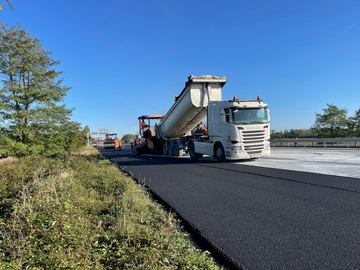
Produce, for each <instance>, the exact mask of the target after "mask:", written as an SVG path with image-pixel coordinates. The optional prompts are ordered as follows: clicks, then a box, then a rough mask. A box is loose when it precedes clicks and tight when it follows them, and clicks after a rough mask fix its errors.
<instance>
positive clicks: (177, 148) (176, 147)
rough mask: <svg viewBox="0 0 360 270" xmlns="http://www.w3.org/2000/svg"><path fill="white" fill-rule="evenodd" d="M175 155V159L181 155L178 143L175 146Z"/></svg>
mask: <svg viewBox="0 0 360 270" xmlns="http://www.w3.org/2000/svg"><path fill="white" fill-rule="evenodd" d="M173 154H174V156H175V157H178V156H179V155H180V150H179V145H178V144H177V143H174V144H173Z"/></svg>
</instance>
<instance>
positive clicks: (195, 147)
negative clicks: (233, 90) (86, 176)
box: [138, 75, 270, 161]
mask: <svg viewBox="0 0 360 270" xmlns="http://www.w3.org/2000/svg"><path fill="white" fill-rule="evenodd" d="M226 82H227V79H226V77H225V76H221V77H218V76H213V75H202V76H193V75H191V76H189V77H188V81H187V82H186V83H185V88H184V89H183V90H182V91H181V93H180V94H179V96H176V97H175V98H174V100H175V102H174V104H173V105H172V107H171V108H170V110H169V111H168V112H167V113H166V114H165V115H164V116H163V117H162V118H161V120H160V122H159V123H158V124H156V125H155V128H154V135H153V136H151V137H149V138H147V139H145V141H148V142H147V143H145V147H144V149H145V150H144V149H142V148H139V149H138V151H139V152H146V150H147V145H150V144H151V145H154V149H153V152H157V153H161V154H163V155H165V156H180V155H183V154H189V155H190V157H191V159H194V160H195V159H199V158H202V157H203V156H204V155H207V156H211V157H213V158H215V159H216V160H217V161H225V160H226V159H228V160H240V159H256V158H260V157H262V156H267V155H270V143H269V139H270V113H269V109H268V105H267V104H266V103H264V102H263V101H262V100H261V98H260V97H257V98H256V99H253V100H251V99H243V98H242V99H238V98H236V97H235V96H234V97H233V99H231V100H222V88H223V86H224V85H225V84H226Z"/></svg>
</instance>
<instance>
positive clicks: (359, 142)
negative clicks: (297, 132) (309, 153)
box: [270, 138, 360, 147]
mask: <svg viewBox="0 0 360 270" xmlns="http://www.w3.org/2000/svg"><path fill="white" fill-rule="evenodd" d="M270 144H271V146H303V147H306V146H323V147H327V146H333V147H334V146H341V147H358V146H360V138H291V139H290V138H289V139H286V138H285V139H272V140H270Z"/></svg>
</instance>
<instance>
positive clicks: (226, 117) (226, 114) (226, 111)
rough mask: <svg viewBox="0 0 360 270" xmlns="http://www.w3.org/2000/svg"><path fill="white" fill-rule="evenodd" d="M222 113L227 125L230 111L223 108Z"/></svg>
mask: <svg viewBox="0 0 360 270" xmlns="http://www.w3.org/2000/svg"><path fill="white" fill-rule="evenodd" d="M224 112H225V122H226V123H229V122H230V110H229V108H225V109H224Z"/></svg>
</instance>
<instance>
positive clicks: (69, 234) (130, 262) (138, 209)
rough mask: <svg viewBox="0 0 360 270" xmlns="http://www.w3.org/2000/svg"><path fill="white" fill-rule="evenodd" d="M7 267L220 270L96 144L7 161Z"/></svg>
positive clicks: (2, 242) (1, 218) (3, 233)
mask: <svg viewBox="0 0 360 270" xmlns="http://www.w3.org/2000/svg"><path fill="white" fill-rule="evenodd" d="M0 182H1V185H0V269H220V266H218V265H217V264H216V263H215V262H214V261H213V259H212V258H211V257H210V256H209V253H208V252H207V251H200V250H199V249H197V248H196V247H195V245H194V244H193V243H192V241H191V238H190V236H189V235H188V234H187V233H186V232H185V231H184V230H183V229H182V228H181V226H180V224H179V222H178V221H177V220H176V219H175V217H174V214H172V213H169V212H166V211H165V210H164V209H162V207H161V206H160V205H159V204H157V203H154V202H152V201H151V198H150V196H149V194H148V192H147V191H146V190H145V188H144V187H142V186H140V185H137V184H135V182H134V181H133V180H132V179H131V178H130V177H128V176H127V175H125V174H123V173H122V172H121V171H120V170H119V169H118V168H117V167H116V166H115V165H114V164H113V163H111V162H110V161H109V160H108V159H106V158H105V157H104V156H102V155H101V154H100V153H99V152H98V151H97V150H96V149H94V148H92V147H85V148H84V149H83V150H82V151H81V152H77V153H72V154H69V155H64V156H61V157H56V158H44V157H41V156H28V157H21V158H7V159H0Z"/></svg>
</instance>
